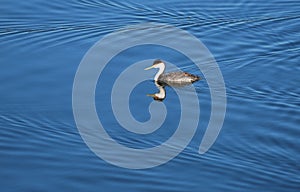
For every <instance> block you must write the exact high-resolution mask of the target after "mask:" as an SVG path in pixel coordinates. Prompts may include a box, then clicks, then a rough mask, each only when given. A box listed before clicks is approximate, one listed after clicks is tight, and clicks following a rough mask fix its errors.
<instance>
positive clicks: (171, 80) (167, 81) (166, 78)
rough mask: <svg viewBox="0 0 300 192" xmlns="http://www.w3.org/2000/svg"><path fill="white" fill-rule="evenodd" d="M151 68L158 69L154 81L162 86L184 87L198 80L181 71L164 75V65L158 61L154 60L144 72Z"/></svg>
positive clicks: (194, 76) (195, 76)
mask: <svg viewBox="0 0 300 192" xmlns="http://www.w3.org/2000/svg"><path fill="white" fill-rule="evenodd" d="M152 68H158V69H159V70H158V72H157V73H156V75H155V76H154V81H155V82H158V83H159V84H162V85H171V86H185V85H188V84H192V83H194V82H196V81H198V80H200V77H199V76H197V75H193V74H190V73H187V72H182V71H176V72H170V73H164V71H165V69H166V64H165V63H164V62H163V61H162V60H160V59H156V60H155V61H154V62H153V64H152V65H151V66H150V67H147V68H145V69H144V70H149V69H152Z"/></svg>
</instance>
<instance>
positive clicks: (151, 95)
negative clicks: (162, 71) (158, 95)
mask: <svg viewBox="0 0 300 192" xmlns="http://www.w3.org/2000/svg"><path fill="white" fill-rule="evenodd" d="M147 96H148V97H155V94H147Z"/></svg>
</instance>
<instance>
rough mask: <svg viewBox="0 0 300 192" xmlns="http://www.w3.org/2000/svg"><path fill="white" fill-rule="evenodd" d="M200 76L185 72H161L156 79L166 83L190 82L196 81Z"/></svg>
mask: <svg viewBox="0 0 300 192" xmlns="http://www.w3.org/2000/svg"><path fill="white" fill-rule="evenodd" d="M199 79H200V78H199V77H198V76H196V75H192V74H190V73H187V72H182V71H178V72H171V73H166V74H161V75H160V76H159V78H158V81H159V82H161V83H166V84H190V83H194V82H195V81H198V80H199Z"/></svg>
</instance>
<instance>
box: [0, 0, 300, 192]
mask: <svg viewBox="0 0 300 192" xmlns="http://www.w3.org/2000/svg"><path fill="white" fill-rule="evenodd" d="M299 13H300V2H299V1H283V0H282V1H276V0H271V1H258V0H257V1H255V0H253V1H223V2H220V1H192V0H189V1H179V0H178V1H170V0H163V1H147V2H141V1H133V0H131V1H126V2H121V1H120V2H119V1H98V0H93V1H87V0H81V1H76V0H69V1H58V0H53V1H37V0H28V1H16V0H10V1H8V0H2V1H1V6H0V23H1V24H0V42H1V44H0V65H1V70H0V82H1V86H0V128H1V131H0V168H1V172H0V186H1V191H7V192H8V191H131V192H132V191H180V192H182V191H298V190H299V189H300V174H299V172H300V166H299V162H300V150H299V146H300V140H299V138H300V128H299V124H300V97H299V96H300V87H299V83H300V75H299V72H300V64H299V61H300V48H299V47H300V35H299V29H300V15H299ZM144 22H158V23H165V24H169V25H173V26H175V27H178V28H180V29H183V30H186V31H188V32H189V33H191V34H193V35H194V36H196V37H197V38H199V39H200V40H201V41H202V42H203V43H204V44H205V46H206V47H207V48H208V49H209V50H210V52H211V53H212V54H213V55H214V57H215V59H216V61H217V62H218V64H219V67H220V70H221V72H222V74H223V77H224V81H225V84H226V92H227V111H226V117H225V121H224V125H223V128H222V130H221V133H220V135H219V137H218V139H217V140H216V142H215V144H214V145H213V147H212V148H210V149H209V151H208V152H207V153H205V154H204V155H200V154H198V147H199V144H200V142H201V138H202V137H203V133H204V131H205V128H206V126H207V124H208V120H209V115H210V94H209V88H208V86H207V84H206V82H205V80H202V81H199V82H197V83H195V84H194V87H195V88H196V90H197V93H198V95H199V98H200V105H201V118H200V123H199V126H198V129H197V132H196V135H195V136H194V137H193V139H192V141H191V143H190V144H189V145H188V146H187V148H186V149H185V150H184V151H183V152H182V153H180V154H179V155H178V156H177V157H176V158H174V159H172V160H171V161H169V162H168V163H166V164H163V165H160V166H158V167H154V168H151V169H142V170H131V169H125V168H120V167H117V166H114V165H111V164H109V163H107V162H105V161H104V160H102V159H100V158H99V157H98V156H96V155H95V154H94V153H93V152H92V151H91V150H90V149H89V148H88V147H87V145H86V144H85V143H84V141H83V140H82V138H81V136H80V134H79V131H78V129H77V127H76V124H75V121H74V117H73V111H72V86H73V81H74V77H75V73H76V70H77V67H78V66H79V63H80V61H81V60H82V58H83V56H84V55H85V53H86V52H87V51H88V50H89V49H90V47H91V46H92V45H93V44H95V43H96V42H97V41H98V40H100V39H101V38H103V37H104V36H105V35H107V34H109V33H111V32H114V31H115V30H118V29H120V28H122V27H125V26H128V25H131V24H139V23H144ZM174 38H176V37H174ZM111 46H116V45H111ZM191 49H193V48H192V47H191ZM139 53H140V54H139V57H140V58H143V59H145V58H147V57H148V54H150V53H149V52H148V49H147V48H145V47H144V48H143V47H141V49H140V50H139ZM143 53H144V54H143ZM153 53H155V51H154V52H153ZM130 55H132V54H129V56H126V54H125V55H123V56H122V57H120V58H121V59H123V61H124V63H125V64H129V63H132V62H133V61H132V59H133V60H134V62H136V60H137V59H138V58H139V57H131V56H130ZM150 55H151V54H150ZM162 57H168V58H169V59H170V58H174V57H173V53H172V52H170V53H169V55H168V54H164V55H163V56H162ZM151 58H152V57H151ZM174 60H175V59H174ZM176 62H177V64H178V67H179V68H181V69H182V70H185V71H187V72H190V73H196V74H198V75H201V73H199V72H197V71H196V67H195V66H194V65H193V64H191V63H189V62H185V60H183V59H178V60H177V61H174V63H176ZM150 64H151V63H150ZM123 67H124V66H123ZM107 71H108V73H107V77H105V76H104V77H103V78H109V77H111V76H114V75H117V73H119V72H120V69H119V68H117V67H116V68H115V69H114V68H112V69H110V70H109V69H108V70H107ZM149 73H151V74H153V72H149ZM109 74H111V75H109ZM100 88H101V87H100V85H99V86H98V88H97V91H96V104H97V110H98V113H99V114H101V113H106V112H107V111H108V113H107V114H110V115H107V116H106V117H105V118H104V119H105V122H106V123H107V125H108V127H109V128H108V132H110V134H111V135H112V137H113V138H115V139H117V140H118V142H119V143H121V144H123V145H125V146H130V147H136V148H143V147H151V146H155V145H157V144H159V143H161V142H163V141H164V140H166V139H167V138H168V136H170V135H171V134H172V132H174V126H175V124H176V121H172V120H171V121H170V120H168V121H167V122H165V123H166V125H168V127H169V129H164V130H158V131H157V132H155V133H153V134H152V135H150V136H149V137H137V138H135V135H132V133H128V132H126V131H124V130H122V129H120V127H119V125H117V124H116V121H115V120H114V117H113V116H112V113H111V111H109V110H110V108H109V104H107V102H106V100H104V98H103V99H101V97H100V96H101V91H100V90H99V89H100ZM103 89H104V90H105V91H107V92H105V91H104V93H103V94H104V95H107V94H109V93H108V91H109V90H110V89H109V86H108V85H107V86H106V87H105V86H104V87H103ZM155 91H157V90H156V87H155V86H154V85H153V82H151V81H147V82H143V83H142V84H140V85H139V86H137V87H136V89H135V90H134V91H133V93H132V95H133V97H134V95H136V98H138V99H134V102H135V103H134V106H133V108H132V111H133V112H132V113H133V115H134V116H136V118H137V119H138V120H140V121H145V120H147V119H148V118H149V114H148V113H147V110H148V106H147V105H148V104H149V103H150V102H151V101H152V100H151V98H149V97H146V96H145V95H146V94H148V93H154V92H155ZM176 99H177V96H176V94H175V92H174V90H173V89H172V88H167V98H166V99H165V100H164V101H163V102H164V103H165V104H166V106H167V107H169V108H171V112H169V113H170V114H168V115H171V117H176V116H178V115H179V110H180V108H179V105H178V104H173V103H174V101H175V100H176ZM175 120H176V119H175Z"/></svg>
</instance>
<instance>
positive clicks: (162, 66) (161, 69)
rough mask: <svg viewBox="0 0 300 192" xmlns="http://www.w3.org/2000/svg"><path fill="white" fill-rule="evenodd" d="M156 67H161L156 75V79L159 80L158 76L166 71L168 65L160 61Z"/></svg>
mask: <svg viewBox="0 0 300 192" xmlns="http://www.w3.org/2000/svg"><path fill="white" fill-rule="evenodd" d="M155 68H159V70H158V72H157V73H156V75H155V77H154V81H157V80H158V77H159V76H160V75H161V74H163V73H164V71H165V68H166V66H165V64H164V63H160V64H157V65H156V67H155Z"/></svg>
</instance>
